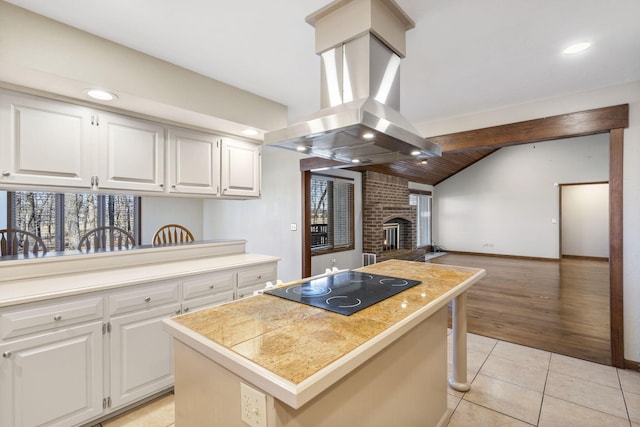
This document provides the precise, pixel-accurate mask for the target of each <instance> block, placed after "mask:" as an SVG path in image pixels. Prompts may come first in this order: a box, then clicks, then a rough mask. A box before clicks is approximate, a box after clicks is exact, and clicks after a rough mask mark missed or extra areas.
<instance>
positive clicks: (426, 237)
mask: <svg viewBox="0 0 640 427" xmlns="http://www.w3.org/2000/svg"><path fill="white" fill-rule="evenodd" d="M409 204H410V205H412V206H415V207H416V225H417V227H416V234H417V235H416V244H417V246H418V247H421V246H428V245H431V195H430V194H417V193H411V194H409Z"/></svg>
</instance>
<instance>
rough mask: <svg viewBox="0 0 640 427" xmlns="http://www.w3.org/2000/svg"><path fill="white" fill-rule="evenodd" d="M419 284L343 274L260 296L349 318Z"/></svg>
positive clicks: (374, 275)
mask: <svg viewBox="0 0 640 427" xmlns="http://www.w3.org/2000/svg"><path fill="white" fill-rule="evenodd" d="M419 283H421V282H420V281H418V280H409V279H402V278H399V277H390V276H381V275H379V274H368V273H361V272H358V271H345V272H342V273H337V274H333V275H330V276H325V277H319V278H317V279H311V280H309V281H306V282H303V283H299V284H297V285H291V286H285V287H282V288H276V289H271V290H268V291H265V292H264V293H265V294H269V295H275V296H278V297H281V298H285V299H288V300H291V301H296V302H300V303H303V304H307V305H311V306H313V307H318V308H324V309H325V310H329V311H333V312H336V313H340V314H344V315H346V316H349V315H350V314H353V313H355V312H357V311H360V310H362V309H363V308H367V307H369V306H371V305H373V304H375V303H378V302H380V301H382V300H384V299H387V298H389V297H390V296H393V295H395V294H398V293H400V292H402V291H404V290H405V289H409V288H410V287H412V286H415V285H417V284H419Z"/></svg>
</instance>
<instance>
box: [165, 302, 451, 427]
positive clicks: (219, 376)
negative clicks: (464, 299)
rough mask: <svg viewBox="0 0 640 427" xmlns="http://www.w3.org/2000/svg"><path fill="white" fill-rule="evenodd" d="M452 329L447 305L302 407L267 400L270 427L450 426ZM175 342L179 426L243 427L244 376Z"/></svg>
mask: <svg viewBox="0 0 640 427" xmlns="http://www.w3.org/2000/svg"><path fill="white" fill-rule="evenodd" d="M446 331H447V309H446V307H445V308H443V309H441V310H439V311H438V312H437V313H435V314H433V315H432V316H430V317H429V318H428V319H426V320H425V321H424V322H422V323H420V324H419V325H418V326H416V327H415V328H414V329H412V330H411V331H409V332H408V333H406V334H405V335H403V336H402V337H400V338H399V339H398V340H396V341H395V342H393V343H392V344H391V345H390V346H389V347H387V348H386V349H384V350H383V351H382V352H380V353H378V354H377V355H376V356H374V357H373V358H371V359H369V360H368V361H367V362H365V363H364V364H363V365H361V366H360V367H359V368H357V369H356V370H355V371H353V372H352V373H350V374H349V375H347V376H346V377H344V378H343V379H341V380H340V381H339V382H337V383H336V384H334V385H333V386H332V387H330V388H329V389H327V390H326V391H324V392H323V393H321V394H320V395H318V396H317V397H316V398H314V399H313V400H311V401H310V402H308V403H307V404H305V405H304V406H302V407H301V408H299V409H297V410H296V409H293V408H291V407H290V406H288V405H286V404H285V403H283V402H281V401H278V400H274V399H273V398H272V397H270V396H268V399H267V412H268V426H269V427H324V426H326V427H335V426H341V425H366V426H367V427H389V426H395V425H397V426H410V425H420V426H425V427H429V426H432V427H434V426H444V425H446V421H447V419H448V415H449V414H448V410H447V332H446ZM174 344H175V346H174V349H175V350H174V351H175V373H176V375H175V406H176V426H177V427H184V426H199V427H236V426H237V427H245V426H246V424H244V423H243V422H242V421H241V419H240V382H241V381H242V380H241V378H240V377H238V376H236V375H235V374H233V373H231V372H230V371H228V370H226V369H224V368H223V367H221V366H220V365H218V364H216V363H215V362H213V361H211V360H210V359H208V358H207V357H206V356H204V355H202V354H201V353H199V352H197V351H196V350H194V349H193V348H191V347H189V346H187V345H185V344H183V343H181V342H180V341H178V340H174ZM292 351H295V349H292Z"/></svg>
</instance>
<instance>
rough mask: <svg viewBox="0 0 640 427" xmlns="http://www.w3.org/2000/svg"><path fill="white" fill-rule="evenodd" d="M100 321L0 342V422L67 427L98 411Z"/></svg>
mask: <svg viewBox="0 0 640 427" xmlns="http://www.w3.org/2000/svg"><path fill="white" fill-rule="evenodd" d="M102 345H103V337H102V321H101V320H100V321H94V322H90V323H87V324H83V325H80V326H73V327H65V328H63V329H61V330H56V331H53V332H48V333H42V334H39V335H35V336H30V337H29V338H24V339H16V340H12V341H8V342H6V343H5V342H3V343H2V344H0V354H2V359H1V360H0V425H2V426H12V427H28V426H41V425H47V426H61V427H62V426H64V427H67V426H72V425H78V424H82V423H83V422H84V421H87V420H90V419H92V418H96V417H98V416H100V414H102V412H103V407H102V406H103V360H102V354H103V352H102Z"/></svg>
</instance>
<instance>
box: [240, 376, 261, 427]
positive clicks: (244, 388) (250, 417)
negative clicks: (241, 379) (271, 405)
mask: <svg viewBox="0 0 640 427" xmlns="http://www.w3.org/2000/svg"><path fill="white" fill-rule="evenodd" d="M240 410H241V411H242V421H244V422H245V423H246V424H247V425H250V426H252V427H267V396H266V395H265V394H264V393H261V392H259V391H258V390H256V389H253V388H251V387H249V386H248V385H246V384H245V383H240Z"/></svg>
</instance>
